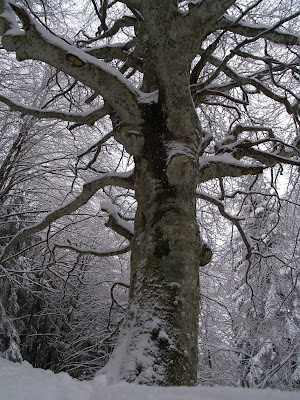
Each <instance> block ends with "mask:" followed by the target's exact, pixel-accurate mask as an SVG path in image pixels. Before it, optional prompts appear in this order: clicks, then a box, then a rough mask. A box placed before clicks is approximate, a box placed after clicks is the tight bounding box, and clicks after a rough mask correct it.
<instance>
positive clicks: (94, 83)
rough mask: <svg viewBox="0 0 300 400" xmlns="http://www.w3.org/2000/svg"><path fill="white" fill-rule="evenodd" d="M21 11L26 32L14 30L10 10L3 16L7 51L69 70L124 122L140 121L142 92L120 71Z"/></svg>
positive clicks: (0, 26)
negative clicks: (104, 101)
mask: <svg viewBox="0 0 300 400" xmlns="http://www.w3.org/2000/svg"><path fill="white" fill-rule="evenodd" d="M7 4H8V3H7V0H2V1H0V11H1V10H3V8H5V10H6V11H7V10H8V5H7ZM18 9H19V8H18ZM19 10H23V12H24V13H25V15H26V18H27V19H28V21H27V22H26V26H25V31H24V32H23V31H20V30H16V29H13V30H12V29H11V25H12V22H11V20H12V16H11V13H10V14H9V18H8V17H7V13H6V12H5V13H2V15H1V18H0V29H1V31H2V32H3V31H4V36H3V37H2V44H3V47H4V48H5V49H6V50H8V51H13V52H15V53H16V55H17V58H18V59H19V60H20V61H21V60H25V59H34V60H39V61H43V62H45V63H47V64H49V65H51V66H53V67H55V68H57V69H59V70H61V71H63V72H65V73H67V74H68V75H70V76H72V77H74V78H75V79H77V80H78V81H81V82H82V83H83V84H85V85H86V86H88V87H90V88H92V89H93V90H94V91H95V92H96V93H99V94H100V95H101V96H103V97H104V98H105V99H106V100H107V102H108V103H109V104H110V105H111V106H112V107H113V108H114V109H115V111H116V112H117V113H118V115H119V116H120V117H121V119H122V121H123V122H124V123H130V124H131V125H132V124H138V125H139V124H141V114H140V109H139V106H138V101H137V100H138V97H139V95H140V92H139V90H138V89H136V88H135V87H134V86H133V85H132V84H131V83H130V82H129V81H128V80H127V79H125V78H124V77H123V75H122V74H121V73H120V72H119V71H118V70H116V69H115V68H113V67H110V66H109V65H107V64H106V63H104V62H103V61H101V60H98V59H96V58H95V57H92V56H90V55H88V54H86V53H85V52H84V51H83V50H81V49H78V48H77V47H75V46H72V45H70V44H68V43H67V42H66V41H65V40H63V39H61V38H59V37H57V36H55V35H53V34H52V33H50V32H49V31H47V30H46V29H45V28H44V27H43V26H41V25H40V24H38V23H37V22H36V21H35V20H34V19H32V18H31V17H30V16H29V15H28V14H27V12H26V11H25V10H24V9H19ZM9 23H10V25H9ZM23 23H24V21H23ZM14 26H15V25H14ZM8 28H10V29H8ZM7 29H8V30H7Z"/></svg>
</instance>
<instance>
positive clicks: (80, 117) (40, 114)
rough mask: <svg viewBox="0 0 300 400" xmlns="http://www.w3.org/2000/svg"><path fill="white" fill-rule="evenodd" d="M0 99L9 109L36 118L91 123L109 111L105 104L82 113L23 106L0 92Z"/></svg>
mask: <svg viewBox="0 0 300 400" xmlns="http://www.w3.org/2000/svg"><path fill="white" fill-rule="evenodd" d="M0 101H2V102H3V103H4V104H6V105H7V106H8V107H9V108H10V110H11V111H18V112H20V113H21V114H22V115H32V116H34V117H36V118H45V119H46V118H47V119H59V120H61V121H68V122H77V123H80V124H82V125H83V124H87V125H92V124H93V123H94V122H96V121H97V120H98V119H101V118H103V117H105V116H106V115H107V114H108V113H109V108H108V107H107V106H105V105H104V106H102V107H100V108H98V109H96V110H93V111H89V112H83V113H68V112H63V111H60V110H47V109H42V108H37V107H29V106H25V105H23V104H21V103H17V102H15V101H12V100H11V99H9V98H8V97H6V96H3V95H1V94H0Z"/></svg>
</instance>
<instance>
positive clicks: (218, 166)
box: [198, 153, 264, 183]
mask: <svg viewBox="0 0 300 400" xmlns="http://www.w3.org/2000/svg"><path fill="white" fill-rule="evenodd" d="M199 162H200V169H199V175H198V183H203V182H207V181H209V180H211V179H215V178H220V179H221V178H224V177H226V176H231V177H240V176H244V175H257V174H261V173H262V172H263V169H264V167H263V166H261V165H247V164H245V163H243V162H241V161H239V160H237V159H236V158H234V157H233V156H232V155H231V154H229V153H227V154H222V155H215V156H201V157H200V158H199Z"/></svg>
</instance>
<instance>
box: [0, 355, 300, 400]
mask: <svg viewBox="0 0 300 400" xmlns="http://www.w3.org/2000/svg"><path fill="white" fill-rule="evenodd" d="M299 398H300V396H299V393H290V392H280V391H274V390H253V389H241V388H229V387H226V388H225V387H215V388H210V387H200V386H199V387H193V388H187V387H182V388H173V387H171V388H160V387H144V386H137V385H133V384H128V383H119V384H117V385H113V386H106V384H105V378H104V376H98V377H96V378H95V379H93V380H92V381H89V382H80V381H77V380H75V379H72V378H71V377H70V376H69V375H68V374H66V373H59V374H54V373H53V372H51V371H45V370H42V369H38V368H32V366H31V365H30V364H29V363H27V362H24V363H23V364H22V365H20V364H18V363H16V364H14V363H12V362H10V361H8V360H5V359H3V358H0V400H125V399H126V400H127V399H130V400H181V399H184V400H254V399H255V400H296V399H297V400H299Z"/></svg>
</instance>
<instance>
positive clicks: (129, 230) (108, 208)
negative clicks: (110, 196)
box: [101, 202, 134, 241]
mask: <svg viewBox="0 0 300 400" xmlns="http://www.w3.org/2000/svg"><path fill="white" fill-rule="evenodd" d="M101 209H102V210H103V211H105V212H107V213H108V214H109V219H108V221H107V222H106V224H105V226H107V227H108V228H111V229H112V230H113V231H115V232H116V233H118V234H119V235H121V236H124V237H125V238H126V239H127V240H129V241H131V240H132V238H133V233H134V230H133V225H132V224H131V223H130V222H128V221H125V220H124V219H123V218H121V217H120V216H119V213H118V210H117V207H116V206H115V205H114V204H112V203H108V202H102V203H101Z"/></svg>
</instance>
